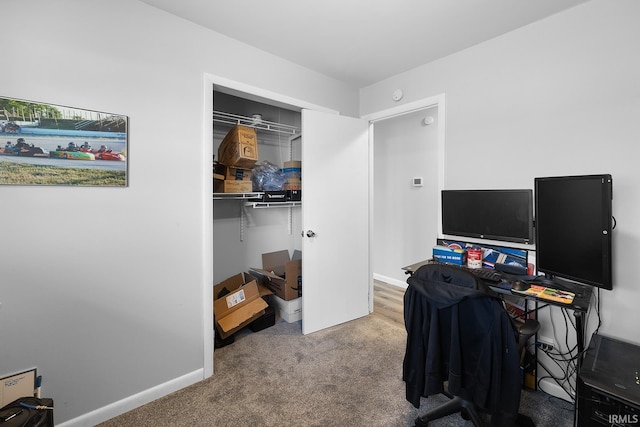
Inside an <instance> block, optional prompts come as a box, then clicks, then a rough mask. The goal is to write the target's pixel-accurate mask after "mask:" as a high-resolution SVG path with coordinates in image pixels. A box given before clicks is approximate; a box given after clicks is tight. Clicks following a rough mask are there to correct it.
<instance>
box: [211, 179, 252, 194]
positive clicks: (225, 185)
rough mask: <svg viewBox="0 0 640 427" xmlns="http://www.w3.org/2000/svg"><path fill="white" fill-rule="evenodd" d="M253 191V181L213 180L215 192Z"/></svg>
mask: <svg viewBox="0 0 640 427" xmlns="http://www.w3.org/2000/svg"><path fill="white" fill-rule="evenodd" d="M252 191H253V183H252V182H251V181H230V180H228V179H225V180H224V181H222V180H219V179H214V180H213V192H214V193H251V192H252Z"/></svg>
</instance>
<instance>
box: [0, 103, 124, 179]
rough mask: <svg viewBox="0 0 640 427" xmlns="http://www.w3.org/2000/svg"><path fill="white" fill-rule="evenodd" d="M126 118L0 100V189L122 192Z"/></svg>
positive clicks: (40, 104)
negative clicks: (25, 187)
mask: <svg viewBox="0 0 640 427" xmlns="http://www.w3.org/2000/svg"><path fill="white" fill-rule="evenodd" d="M127 129H128V117H127V116H125V115H121V114H113V113H105V112H98V111H92V110H86V109H80V108H71V107H65V106H60V105H55V104H45V103H38V102H34V101H25V100H19V99H13V98H5V97H0V185H69V186H107V187H126V186H127V185H128V182H127V170H128V167H127V166H128V161H127V149H128V132H127Z"/></svg>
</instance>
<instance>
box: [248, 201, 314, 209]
mask: <svg viewBox="0 0 640 427" xmlns="http://www.w3.org/2000/svg"><path fill="white" fill-rule="evenodd" d="M244 205H245V206H249V207H252V208H256V209H257V208H291V207H296V206H302V202H247V203H245V204H244Z"/></svg>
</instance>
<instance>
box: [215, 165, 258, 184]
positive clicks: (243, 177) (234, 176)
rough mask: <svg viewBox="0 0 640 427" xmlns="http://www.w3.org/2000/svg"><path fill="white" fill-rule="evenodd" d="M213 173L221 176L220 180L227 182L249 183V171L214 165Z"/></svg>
mask: <svg viewBox="0 0 640 427" xmlns="http://www.w3.org/2000/svg"><path fill="white" fill-rule="evenodd" d="M213 170H214V173H215V174H219V175H220V176H222V179H227V180H229V181H251V175H252V173H251V170H250V169H242V168H237V167H235V166H227V165H223V164H222V163H216V164H215V165H214V169H213Z"/></svg>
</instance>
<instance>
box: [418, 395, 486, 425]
mask: <svg viewBox="0 0 640 427" xmlns="http://www.w3.org/2000/svg"><path fill="white" fill-rule="evenodd" d="M447 396H448V397H450V398H451V400H449V401H448V402H447V403H445V404H443V405H440V406H438V407H437V408H434V409H432V410H431V411H429V412H427V413H426V414H424V415H423V416H421V417H418V418H416V421H415V425H416V426H419V427H423V426H428V425H429V421H433V420H437V419H438V418H442V417H446V416H447V415H451V414H455V413H456V412H460V413H461V415H462V417H463V418H464V419H466V420H471V422H472V423H473V425H474V426H475V427H486V425H487V424H486V423H485V422H484V421H483V420H482V418H481V417H480V414H479V413H478V409H477V408H476V406H475V405H474V404H473V403H472V402H470V401H469V400H465V399H462V398H461V397H459V396H450V395H448V394H447Z"/></svg>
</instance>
